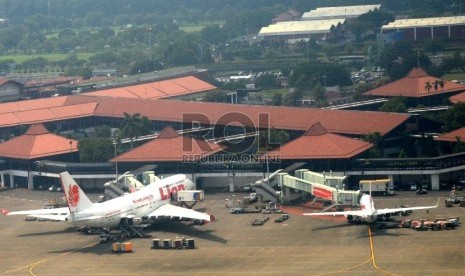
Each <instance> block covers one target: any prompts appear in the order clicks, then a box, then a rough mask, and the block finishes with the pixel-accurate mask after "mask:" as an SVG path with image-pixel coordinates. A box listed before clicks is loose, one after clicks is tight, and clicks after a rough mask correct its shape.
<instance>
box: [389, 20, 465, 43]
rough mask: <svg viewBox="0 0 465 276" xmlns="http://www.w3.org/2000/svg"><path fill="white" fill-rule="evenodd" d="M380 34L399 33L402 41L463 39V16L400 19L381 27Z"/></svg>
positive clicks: (464, 22) (464, 27) (464, 31)
mask: <svg viewBox="0 0 465 276" xmlns="http://www.w3.org/2000/svg"><path fill="white" fill-rule="evenodd" d="M381 32H382V33H383V34H391V35H392V34H393V33H400V34H401V35H400V36H398V37H400V38H401V39H403V40H432V39H463V38H465V16H448V17H429V18H413V19H400V20H396V21H394V22H391V23H389V24H387V25H384V26H382V27H381Z"/></svg>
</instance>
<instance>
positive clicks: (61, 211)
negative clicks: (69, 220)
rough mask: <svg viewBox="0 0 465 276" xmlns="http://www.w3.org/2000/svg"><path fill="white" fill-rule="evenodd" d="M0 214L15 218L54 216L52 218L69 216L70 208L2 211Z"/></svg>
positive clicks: (0, 210)
mask: <svg viewBox="0 0 465 276" xmlns="http://www.w3.org/2000/svg"><path fill="white" fill-rule="evenodd" d="M0 212H1V213H2V214H4V215H7V216H14V215H28V216H36V215H52V216H59V215H61V216H67V215H68V214H69V208H68V207H62V208H52V209H36V210H25V211H14V212H9V211H7V210H5V209H0Z"/></svg>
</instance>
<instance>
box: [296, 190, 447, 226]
mask: <svg viewBox="0 0 465 276" xmlns="http://www.w3.org/2000/svg"><path fill="white" fill-rule="evenodd" d="M438 204H439V199H438V202H437V203H436V205H435V206H419V207H403V208H384V209H376V207H375V203H374V202H373V198H372V197H371V195H367V194H364V195H362V197H361V198H360V207H361V209H360V210H352V211H339V212H321V213H304V215H305V216H345V217H346V218H347V220H348V221H361V220H365V221H366V222H368V223H371V222H374V221H376V220H377V219H379V218H382V217H385V218H389V217H390V216H391V215H392V214H396V213H401V212H408V211H413V210H423V209H432V208H436V207H438Z"/></svg>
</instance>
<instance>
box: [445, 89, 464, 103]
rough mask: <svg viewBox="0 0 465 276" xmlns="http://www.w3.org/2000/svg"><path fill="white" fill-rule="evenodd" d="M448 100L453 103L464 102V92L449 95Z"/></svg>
mask: <svg viewBox="0 0 465 276" xmlns="http://www.w3.org/2000/svg"><path fill="white" fill-rule="evenodd" d="M449 101H450V102H451V103H453V104H457V103H465V92H464V93H460V94H457V95H454V96H452V97H450V98H449Z"/></svg>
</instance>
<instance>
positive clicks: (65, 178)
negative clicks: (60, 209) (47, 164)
mask: <svg viewBox="0 0 465 276" xmlns="http://www.w3.org/2000/svg"><path fill="white" fill-rule="evenodd" d="M60 179H61V185H62V186H63V191H64V192H65V197H66V201H67V202H68V207H69V211H70V212H71V213H73V212H77V211H82V210H85V209H87V208H90V207H92V205H93V203H92V201H90V199H89V198H88V197H87V196H86V194H85V193H84V191H83V190H82V189H81V187H79V185H78V184H77V183H76V181H75V180H74V179H73V178H72V177H71V175H70V174H69V173H68V172H63V173H60Z"/></svg>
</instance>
